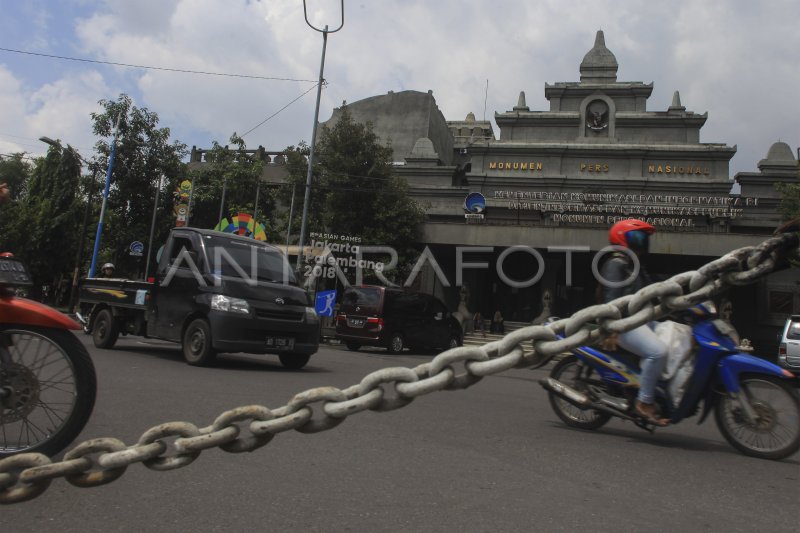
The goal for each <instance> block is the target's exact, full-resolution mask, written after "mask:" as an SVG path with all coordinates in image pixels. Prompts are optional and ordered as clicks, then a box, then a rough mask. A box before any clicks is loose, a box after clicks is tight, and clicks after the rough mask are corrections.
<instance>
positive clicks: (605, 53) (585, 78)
mask: <svg viewBox="0 0 800 533" xmlns="http://www.w3.org/2000/svg"><path fill="white" fill-rule="evenodd" d="M618 67H619V65H618V64H617V58H616V57H614V54H612V53H611V50H609V49H608V48H606V39H605V35H604V34H603V30H598V31H597V34H596V35H595V37H594V47H592V49H591V50H589V52H588V53H587V54H586V55H585V56H584V57H583V61H581V67H580V71H581V83H614V82H616V81H617V68H618Z"/></svg>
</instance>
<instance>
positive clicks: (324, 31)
mask: <svg viewBox="0 0 800 533" xmlns="http://www.w3.org/2000/svg"><path fill="white" fill-rule="evenodd" d="M341 4H342V22H341V24H339V27H338V28H336V29H335V30H328V26H327V24H326V25H325V28H324V29H322V30H320V29H319V28H317V27H315V26H314V25H313V24H311V23H310V22H309V21H308V10H307V9H306V1H305V0H303V15H304V16H305V19H306V24H308V26H309V27H310V28H311V29H312V30H314V31H318V32H320V33H322V60H321V61H320V65H319V81H318V82H317V105H316V108H315V109H314V126H313V128H312V130H311V149H310V151H309V154H308V174H307V175H306V193H305V197H304V199H303V218H302V222H301V223H300V242H299V243H298V247H297V269H298V270H300V261H301V260H302V257H303V255H304V254H303V246H304V245H305V239H306V223H307V221H308V203H309V201H310V199H311V180H312V177H313V172H314V145H315V144H316V141H317V122H318V121H319V101H320V97H321V96H322V83H323V81H324V78H323V72H324V70H325V48H326V47H327V45H328V34H329V33H336V32H337V31H339V30H341V29H342V26H344V0H341Z"/></svg>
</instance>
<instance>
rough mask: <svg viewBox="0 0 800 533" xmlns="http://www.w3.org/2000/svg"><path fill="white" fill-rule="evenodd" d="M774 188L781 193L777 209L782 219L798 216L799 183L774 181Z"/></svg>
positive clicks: (799, 213)
mask: <svg viewBox="0 0 800 533" xmlns="http://www.w3.org/2000/svg"><path fill="white" fill-rule="evenodd" d="M798 177H800V176H798ZM775 188H776V189H777V190H778V192H779V193H781V195H783V197H782V198H781V203H780V205H779V206H778V211H780V213H781V215H783V217H784V220H791V219H794V218H800V183H776V184H775Z"/></svg>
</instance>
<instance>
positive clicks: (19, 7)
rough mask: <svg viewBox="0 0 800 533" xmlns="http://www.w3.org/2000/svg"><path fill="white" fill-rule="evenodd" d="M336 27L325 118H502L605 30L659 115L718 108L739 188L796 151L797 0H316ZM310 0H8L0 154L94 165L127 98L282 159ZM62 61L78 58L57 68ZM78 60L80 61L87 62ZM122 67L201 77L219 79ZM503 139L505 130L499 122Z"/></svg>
mask: <svg viewBox="0 0 800 533" xmlns="http://www.w3.org/2000/svg"><path fill="white" fill-rule="evenodd" d="M305 5H306V6H307V13H308V20H309V22H310V23H311V24H312V25H314V26H316V27H317V28H318V29H323V28H324V27H325V26H326V25H327V26H328V28H329V29H330V30H333V29H336V28H337V27H339V26H340V25H341V24H342V21H343V23H344V24H343V26H342V27H341V29H340V30H339V31H338V32H336V33H329V34H328V39H327V48H326V56H325V66H324V78H325V80H326V82H327V84H326V85H325V88H324V90H323V91H322V96H321V103H320V111H319V119H320V121H325V120H328V119H329V118H330V116H331V113H332V111H333V109H334V108H335V107H339V106H341V105H342V102H343V101H347V102H349V103H352V102H355V101H358V100H361V99H363V98H368V97H370V96H375V95H380V94H385V93H387V92H389V91H395V92H398V91H403V90H416V91H423V92H426V91H429V90H430V91H432V92H433V96H434V98H435V99H436V102H437V105H438V106H439V109H440V110H441V111H442V113H443V114H444V117H445V119H447V120H463V119H464V118H465V117H466V115H467V114H468V113H470V112H472V113H474V114H475V117H476V118H477V119H478V120H481V119H483V118H486V119H488V120H493V118H494V114H495V112H498V113H503V112H505V111H510V110H511V109H512V108H513V107H514V106H515V105H517V99H518V97H519V93H520V91H524V92H525V95H526V99H527V105H528V106H529V107H530V108H531V110H532V111H546V110H549V102H548V101H547V100H546V99H545V97H544V86H545V84H546V83H550V84H553V83H557V82H574V81H579V79H580V73H579V65H580V62H581V60H582V59H583V56H584V55H585V54H586V52H588V51H589V50H590V49H591V48H592V46H593V44H594V39H595V33H596V32H597V30H603V31H604V34H605V42H606V45H607V47H608V48H609V50H611V51H612V52H613V53H614V55H615V56H616V58H617V62H618V63H619V70H618V72H617V80H618V81H641V82H645V83H651V82H652V83H653V84H654V89H653V93H652V96H651V97H650V99H649V100H648V103H647V110H648V111H666V110H667V108H668V107H669V105H670V103H671V102H672V95H673V93H674V91H676V90H677V91H679V92H680V96H681V103H682V105H683V106H685V107H686V109H687V111H693V112H695V113H705V112H707V113H708V120H707V122H706V125H705V126H704V127H703V129H702V130H701V133H700V141H701V142H704V143H725V144H727V145H730V146H733V145H736V146H737V147H738V151H737V154H736V155H735V156H734V157H733V159H732V160H731V165H730V174H731V177H732V176H733V175H734V174H735V173H737V172H752V171H757V164H758V161H759V160H761V159H763V158H764V157H766V154H767V152H768V150H769V148H770V146H771V145H772V144H773V143H774V142H776V141H783V142H786V143H787V144H789V146H790V147H791V148H792V151H793V152H794V153H795V154H796V153H797V148H798V146H800V105H799V102H800V100H798V94H800V61H798V59H800V31H798V25H797V21H798V20H800V2H798V1H797V0H761V1H759V2H753V1H752V0H663V1H659V2H655V1H651V0H589V1H585V0H538V1H531V0H344V8H343V11H342V2H341V0H306V4H305ZM303 6H304V4H303V2H302V1H301V0H260V1H259V0H135V1H131V0H25V1H21V0H0V7H1V9H0V13H2V16H0V48H2V49H3V50H0V154H9V153H13V152H20V151H23V152H27V153H28V154H30V155H32V156H36V155H43V154H44V153H45V152H46V149H47V145H45V144H44V143H42V142H41V141H39V140H38V139H39V137H41V136H47V137H50V138H53V139H60V140H61V141H62V143H64V144H69V145H71V146H73V147H74V148H76V149H77V150H78V151H79V152H80V153H81V154H82V155H83V156H84V157H86V158H87V159H88V158H89V157H90V156H91V154H92V150H93V146H94V143H95V141H96V140H97V139H96V138H95V137H94V135H93V133H92V122H91V116H90V114H91V113H92V112H98V111H101V109H102V108H101V107H100V105H99V103H98V102H99V101H100V100H116V99H117V98H118V96H119V95H120V94H121V93H125V94H128V95H129V96H130V97H131V98H132V99H133V101H134V103H135V105H136V106H138V107H143V108H147V109H148V110H150V111H152V112H155V113H156V114H157V115H158V117H159V119H160V123H159V125H160V126H161V127H168V128H170V131H171V134H172V139H173V140H179V141H181V142H183V143H185V144H186V145H187V146H188V147H189V148H191V147H192V146H197V147H198V148H210V147H211V145H212V143H213V142H214V141H217V142H219V143H220V144H226V143H227V141H228V139H229V138H230V136H231V134H232V133H234V132H236V133H238V134H239V135H242V134H244V140H245V142H246V143H247V146H248V148H257V147H258V146H259V145H261V146H264V147H265V148H266V149H267V150H268V151H279V150H282V149H284V148H285V147H287V146H290V145H297V144H298V143H299V142H300V141H306V142H307V141H309V140H310V138H311V132H312V127H313V120H314V108H315V103H316V90H315V84H316V80H317V78H318V76H319V69H320V59H321V54H322V45H323V34H322V33H321V32H319V31H315V30H314V29H312V28H311V27H310V26H309V25H308V24H307V23H306V19H305V17H304V10H303ZM47 56H60V57H62V58H72V60H70V59H56V58H53V57H47ZM77 60H81V61H77ZM108 63H118V64H120V63H121V64H128V65H138V66H143V67H158V68H159V69H174V70H183V71H199V72H206V73H216V74H231V75H235V76H229V75H228V76H221V75H210V74H198V73H187V72H175V71H172V70H159V69H154V68H131V67H123V66H119V65H110V64H108ZM493 128H494V131H495V136H496V137H499V129H498V128H497V125H496V124H493Z"/></svg>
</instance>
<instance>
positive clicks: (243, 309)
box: [211, 294, 250, 314]
mask: <svg viewBox="0 0 800 533" xmlns="http://www.w3.org/2000/svg"><path fill="white" fill-rule="evenodd" d="M211 309H213V310H214V311H226V312H228V313H243V314H245V313H249V312H250V304H248V303H247V300H242V299H241V298H231V297H230V296H225V295H224V294H215V295H214V296H212V297H211Z"/></svg>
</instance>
